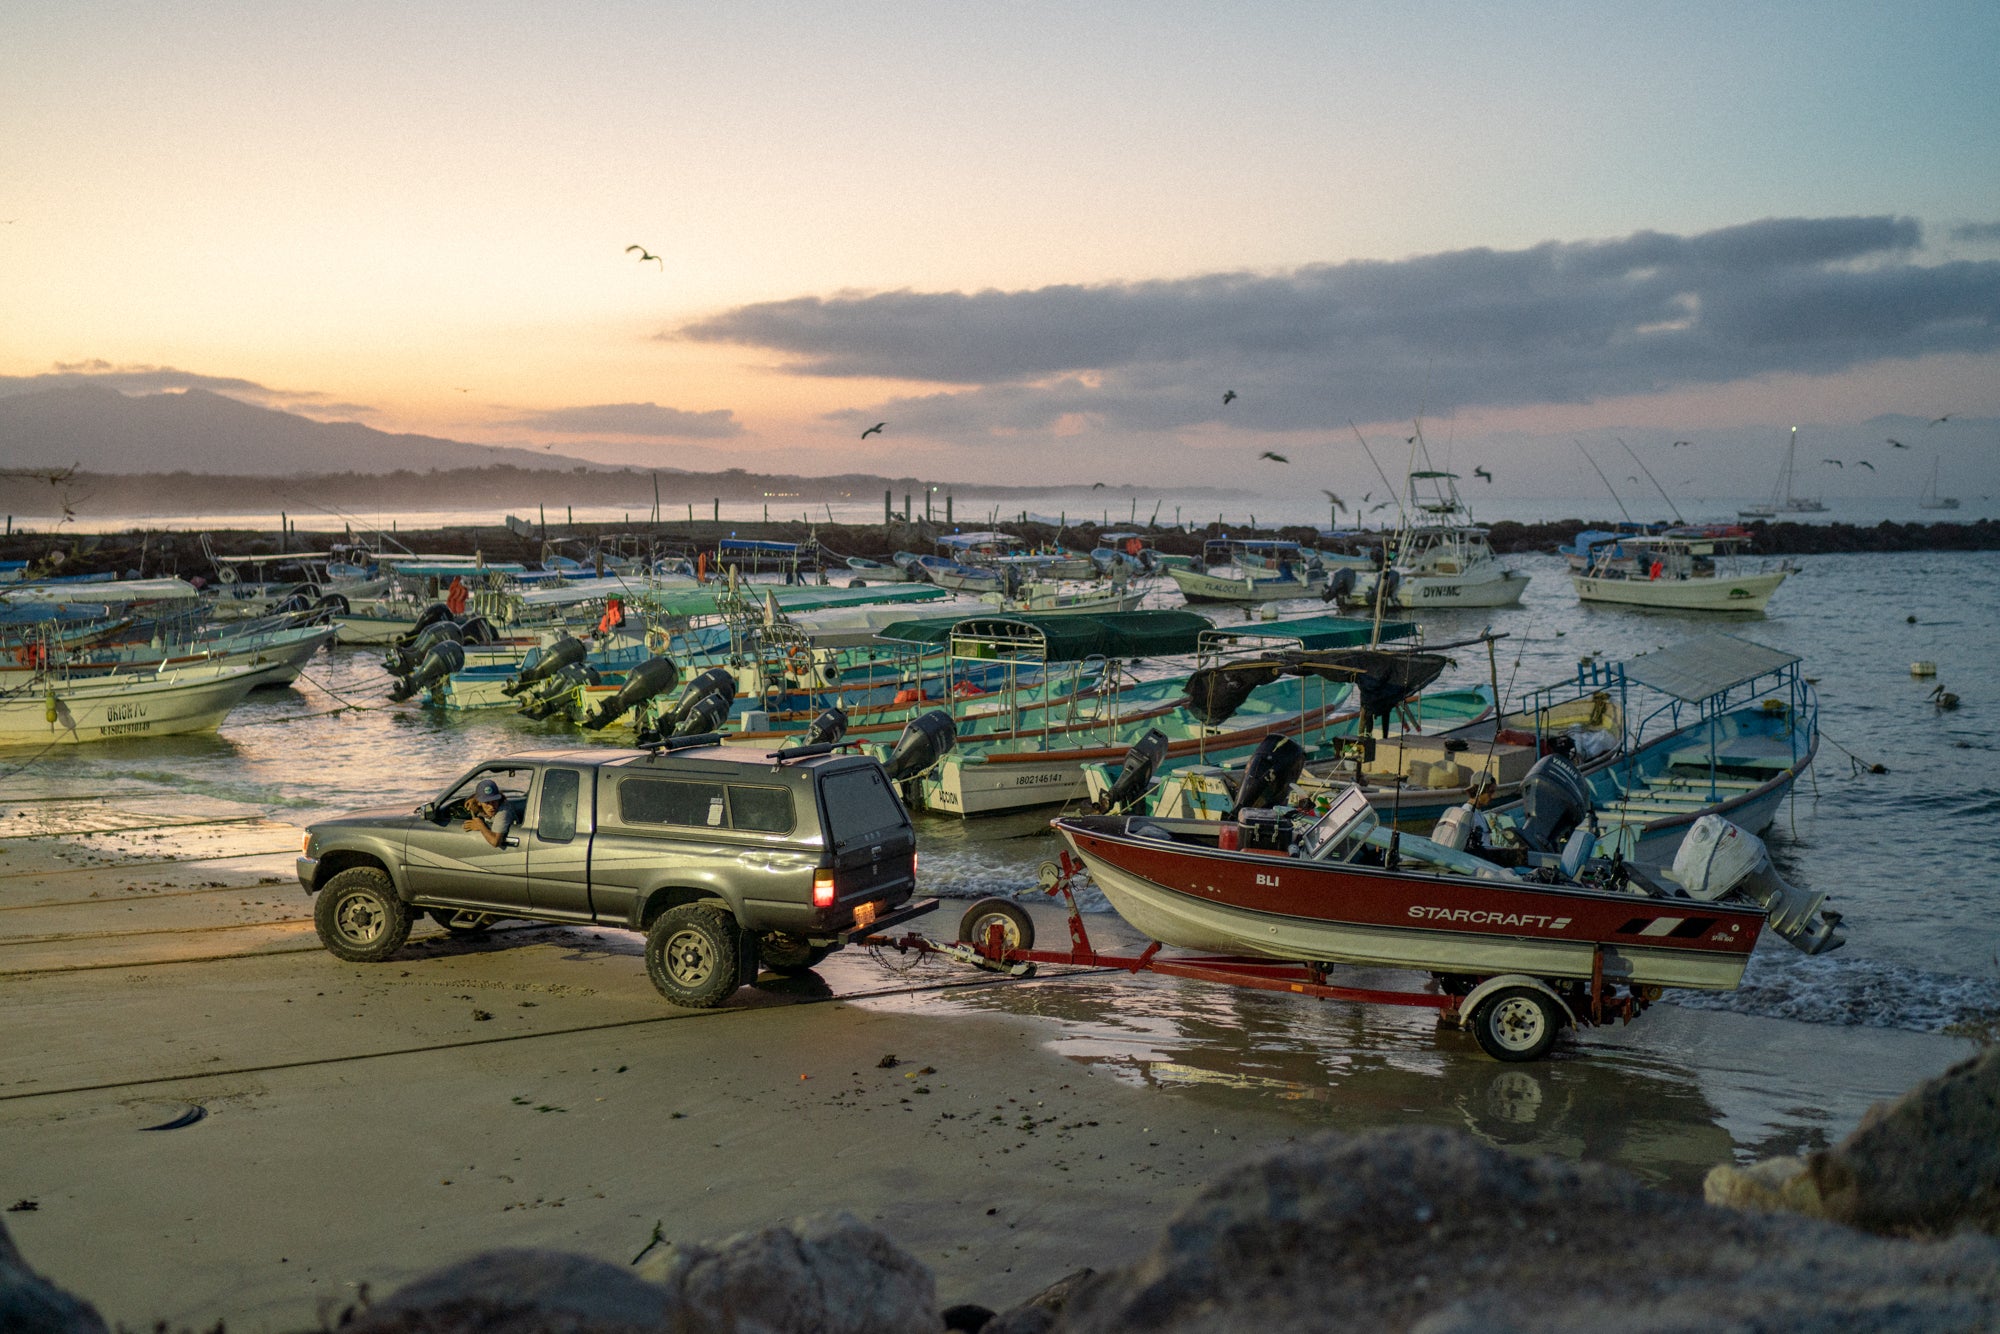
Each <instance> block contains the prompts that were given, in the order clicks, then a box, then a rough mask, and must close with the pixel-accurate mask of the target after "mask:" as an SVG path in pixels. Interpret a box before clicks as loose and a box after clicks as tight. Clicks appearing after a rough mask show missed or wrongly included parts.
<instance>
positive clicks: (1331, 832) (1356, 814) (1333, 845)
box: [1299, 787, 1381, 862]
mask: <svg viewBox="0 0 2000 1334" xmlns="http://www.w3.org/2000/svg"><path fill="white" fill-rule="evenodd" d="M1380 823H1381V820H1380V817H1378V816H1377V815H1376V814H1375V808H1374V807H1373V806H1370V805H1369V804H1368V795H1367V794H1366V793H1364V792H1363V791H1362V790H1361V789H1360V788H1358V787H1349V788H1348V789H1347V790H1346V791H1345V792H1343V793H1341V794H1340V799H1339V800H1338V801H1336V802H1334V803H1333V807H1332V809H1330V810H1328V811H1327V813H1326V814H1325V815H1322V816H1320V818H1319V819H1317V820H1315V821H1313V823H1312V824H1310V825H1308V826H1307V827H1306V831H1305V833H1304V834H1302V835H1300V836H1299V856H1300V857H1302V858H1304V859H1305V860H1306V861H1314V862H1344V861H1348V860H1350V859H1351V858H1352V857H1353V856H1354V854H1355V853H1356V852H1359V851H1360V850H1361V847H1362V845H1363V844H1365V843H1366V842H1367V841H1368V835H1369V834H1370V833H1371V832H1373V831H1374V829H1375V827H1376V826H1377V825H1378V824H1380Z"/></svg>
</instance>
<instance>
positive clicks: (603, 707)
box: [583, 658, 709, 731]
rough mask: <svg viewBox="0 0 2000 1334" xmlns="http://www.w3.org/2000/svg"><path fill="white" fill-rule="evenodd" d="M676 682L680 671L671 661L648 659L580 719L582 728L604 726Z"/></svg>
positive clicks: (679, 676)
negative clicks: (616, 691)
mask: <svg viewBox="0 0 2000 1334" xmlns="http://www.w3.org/2000/svg"><path fill="white" fill-rule="evenodd" d="M680 679H681V669H680V668H678V667H676V666H674V660H673V659H672V658H648V659H646V660H645V661H644V662H642V663H640V664H639V665H638V666H637V667H634V668H633V669H632V670H631V671H630V672H627V673H626V674H625V685H624V687H623V688H622V689H620V690H619V692H618V693H617V694H615V695H613V696H612V697H611V698H610V699H607V700H605V701H603V702H602V703H601V704H599V705H598V706H597V708H596V709H594V710H593V711H592V712H591V715H590V716H589V717H588V718H585V719H584V720H583V725H584V726H585V727H586V728H589V729H590V730H592V731H595V730H597V729H598V728H600V727H607V726H609V725H610V724H612V723H614V722H617V721H618V720H619V719H620V718H622V717H624V716H625V712H626V710H628V709H635V708H637V707H638V706H639V705H641V704H644V703H645V702H646V701H647V700H649V699H651V698H652V697H653V696H655V695H658V694H662V693H664V692H666V691H669V690H672V689H673V688H674V682H676V681H678V680H680ZM703 730H704V731H707V730H709V729H707V728H704V729H703Z"/></svg>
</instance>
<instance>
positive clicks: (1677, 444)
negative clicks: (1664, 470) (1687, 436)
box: [1674, 440, 1694, 449]
mask: <svg viewBox="0 0 2000 1334" xmlns="http://www.w3.org/2000/svg"><path fill="white" fill-rule="evenodd" d="M1693 443H1694V441H1692V440H1676V441H1674V448H1675V449H1679V448H1680V447H1681V446H1682V445H1692V444H1693Z"/></svg>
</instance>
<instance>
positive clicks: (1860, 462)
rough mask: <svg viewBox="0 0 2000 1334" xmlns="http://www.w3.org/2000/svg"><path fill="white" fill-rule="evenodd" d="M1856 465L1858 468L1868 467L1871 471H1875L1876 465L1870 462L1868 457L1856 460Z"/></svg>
mask: <svg viewBox="0 0 2000 1334" xmlns="http://www.w3.org/2000/svg"><path fill="white" fill-rule="evenodd" d="M1854 466H1855V467H1857V468H1866V469H1867V470H1868V471H1869V472H1874V471H1875V465H1874V464H1872V463H1870V462H1869V461H1868V460H1867V459H1856V460H1854Z"/></svg>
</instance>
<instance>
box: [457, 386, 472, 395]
mask: <svg viewBox="0 0 2000 1334" xmlns="http://www.w3.org/2000/svg"><path fill="white" fill-rule="evenodd" d="M452 388H453V389H458V386H457V385H453V386H452ZM458 392H459V393H461V394H469V393H471V392H472V391H471V390H470V389H458Z"/></svg>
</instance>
